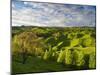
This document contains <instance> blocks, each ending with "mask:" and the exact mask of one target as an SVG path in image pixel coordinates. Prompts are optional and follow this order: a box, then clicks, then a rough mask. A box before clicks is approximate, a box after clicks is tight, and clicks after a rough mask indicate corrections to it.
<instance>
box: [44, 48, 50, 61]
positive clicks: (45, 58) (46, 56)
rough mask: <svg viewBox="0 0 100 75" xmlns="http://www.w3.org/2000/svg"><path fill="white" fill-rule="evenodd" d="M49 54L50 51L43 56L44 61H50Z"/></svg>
mask: <svg viewBox="0 0 100 75" xmlns="http://www.w3.org/2000/svg"><path fill="white" fill-rule="evenodd" d="M48 54H49V53H48V51H47V50H46V51H45V53H44V56H43V59H44V60H47V59H48Z"/></svg>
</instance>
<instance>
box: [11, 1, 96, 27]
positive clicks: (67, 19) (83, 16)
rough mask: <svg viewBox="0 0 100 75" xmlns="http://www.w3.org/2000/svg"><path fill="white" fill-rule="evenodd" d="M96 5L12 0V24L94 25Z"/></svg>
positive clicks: (50, 25) (51, 25)
mask: <svg viewBox="0 0 100 75" xmlns="http://www.w3.org/2000/svg"><path fill="white" fill-rule="evenodd" d="M95 14H96V7H95V6H90V5H74V4H58V3H43V2H27V1H15V0H12V26H22V25H24V26H48V27H73V26H79V27H81V26H90V27H95V25H96V23H95V21H96V15H95Z"/></svg>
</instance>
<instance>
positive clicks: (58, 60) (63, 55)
mask: <svg viewBox="0 0 100 75" xmlns="http://www.w3.org/2000/svg"><path fill="white" fill-rule="evenodd" d="M64 58H65V51H62V50H61V51H60V53H59V56H58V58H57V62H59V63H62V62H63V61H64Z"/></svg>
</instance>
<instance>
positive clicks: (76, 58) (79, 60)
mask: <svg viewBox="0 0 100 75" xmlns="http://www.w3.org/2000/svg"><path fill="white" fill-rule="evenodd" d="M73 62H74V63H73V64H74V65H77V66H82V65H84V54H83V51H81V50H74V51H73Z"/></svg>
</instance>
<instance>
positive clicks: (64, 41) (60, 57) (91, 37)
mask: <svg viewBox="0 0 100 75" xmlns="http://www.w3.org/2000/svg"><path fill="white" fill-rule="evenodd" d="M12 29H13V35H12V53H13V55H19V54H20V56H21V54H25V55H23V56H24V57H30V56H32V57H34V56H35V58H39V59H40V60H42V61H44V60H47V61H44V62H45V63H50V62H55V63H56V64H62V63H63V64H65V66H66V67H68V66H69V67H72V68H74V66H76V67H86V68H87V69H88V68H95V65H96V63H95V61H96V58H95V54H94V53H95V44H96V42H95V41H96V40H95V28H91V27H65V28H59V27H58V28H56V27H45V28H44V27H31V26H30V27H25V26H24V27H13V28H12ZM15 58H17V57H15ZM32 60H33V59H32ZM26 62H27V61H26ZM33 62H35V60H33ZM33 62H32V64H33ZM44 62H43V63H44ZM40 63H41V62H40ZM27 64H28V63H27ZM37 64H38V63H37ZM70 65H73V66H70ZM39 66H41V65H39ZM49 67H50V65H49ZM69 67H68V68H69ZM76 67H75V68H76ZM72 68H71V69H72ZM52 69H53V68H52ZM54 69H55V68H54ZM82 69H83V68H82ZM68 70H69V69H68Z"/></svg>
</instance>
